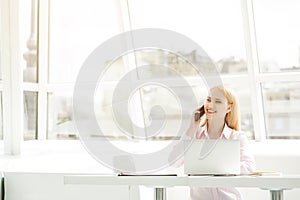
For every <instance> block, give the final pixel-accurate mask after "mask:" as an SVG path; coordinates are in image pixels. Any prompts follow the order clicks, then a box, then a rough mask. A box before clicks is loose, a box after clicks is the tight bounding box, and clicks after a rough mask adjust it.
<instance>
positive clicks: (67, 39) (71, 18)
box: [49, 0, 122, 83]
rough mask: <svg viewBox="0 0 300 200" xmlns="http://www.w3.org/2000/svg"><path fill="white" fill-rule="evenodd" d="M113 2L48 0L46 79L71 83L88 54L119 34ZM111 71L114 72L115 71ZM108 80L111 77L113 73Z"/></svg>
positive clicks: (118, 21) (115, 4) (118, 22)
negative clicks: (48, 43)
mask: <svg viewBox="0 0 300 200" xmlns="http://www.w3.org/2000/svg"><path fill="white" fill-rule="evenodd" d="M117 3H118V1H99V0H81V1H73V0H64V1H60V0H53V1H51V5H50V38H51V39H50V68H49V82H51V83H66V82H75V80H76V77H77V73H78V72H79V70H80V68H81V66H82V64H83V63H84V61H85V59H86V58H87V57H88V56H89V54H90V53H91V52H92V51H93V50H94V49H95V48H96V47H98V46H99V45H100V44H101V43H103V42H104V41H106V40H107V39H109V38H111V37H113V36H115V35H117V34H118V33H120V24H121V23H122V22H121V21H120V15H121V13H120V11H119V9H118V5H117ZM70 8H71V9H70ZM108 62H109V61H108ZM119 70H122V69H119ZM115 73H116V74H118V70H116V71H115ZM111 79H115V78H114V76H112V77H111Z"/></svg>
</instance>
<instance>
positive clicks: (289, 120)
mask: <svg viewBox="0 0 300 200" xmlns="http://www.w3.org/2000/svg"><path fill="white" fill-rule="evenodd" d="M262 89H263V97H264V109H265V110H264V113H265V121H266V129H267V133H268V138H277V139H278V138H285V139H286V138H297V139H299V138H300V127H299V121H300V106H299V105H300V82H270V83H264V84H263V85H262Z"/></svg>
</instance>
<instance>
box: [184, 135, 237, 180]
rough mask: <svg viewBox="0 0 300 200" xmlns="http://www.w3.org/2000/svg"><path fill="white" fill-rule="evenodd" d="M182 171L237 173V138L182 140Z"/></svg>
mask: <svg viewBox="0 0 300 200" xmlns="http://www.w3.org/2000/svg"><path fill="white" fill-rule="evenodd" d="M184 143H185V147H186V150H185V153H184V173H185V174H187V175H239V174H240V141H239V140H224V139H217V140H207V139H201V140H197V139H195V140H189V141H184Z"/></svg>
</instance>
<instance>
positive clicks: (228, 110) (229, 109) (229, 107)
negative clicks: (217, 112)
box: [226, 104, 232, 113]
mask: <svg viewBox="0 0 300 200" xmlns="http://www.w3.org/2000/svg"><path fill="white" fill-rule="evenodd" d="M231 107H232V104H228V105H227V110H226V113H229V112H230V111H231Z"/></svg>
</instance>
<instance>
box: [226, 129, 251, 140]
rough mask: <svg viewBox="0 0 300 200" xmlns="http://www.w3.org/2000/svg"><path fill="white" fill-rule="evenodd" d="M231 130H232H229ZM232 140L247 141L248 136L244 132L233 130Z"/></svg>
mask: <svg viewBox="0 0 300 200" xmlns="http://www.w3.org/2000/svg"><path fill="white" fill-rule="evenodd" d="M229 129H231V128H229ZM230 139H233V140H247V135H246V133H245V132H243V131H240V130H234V129H231V135H230Z"/></svg>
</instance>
